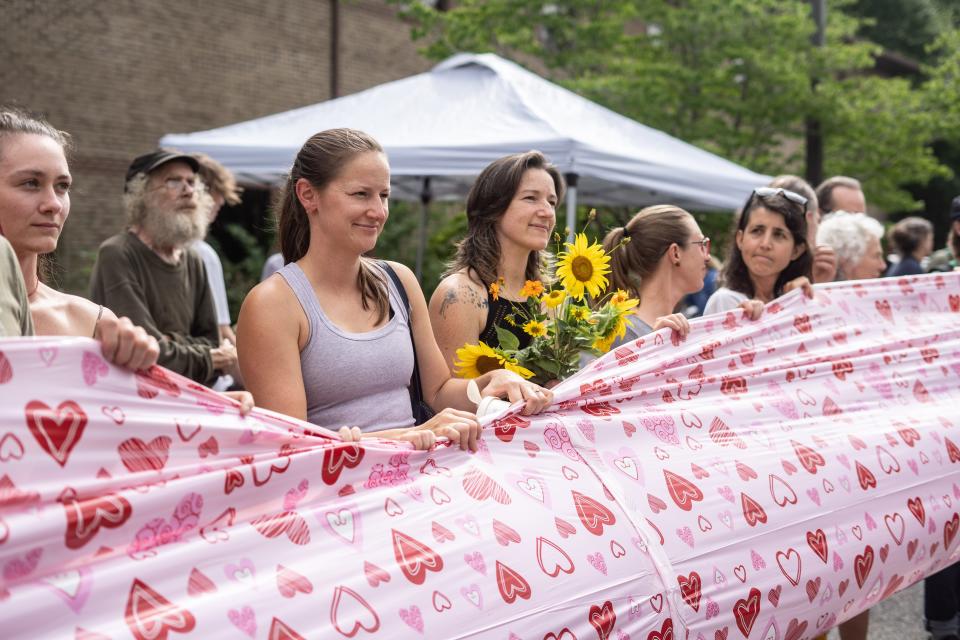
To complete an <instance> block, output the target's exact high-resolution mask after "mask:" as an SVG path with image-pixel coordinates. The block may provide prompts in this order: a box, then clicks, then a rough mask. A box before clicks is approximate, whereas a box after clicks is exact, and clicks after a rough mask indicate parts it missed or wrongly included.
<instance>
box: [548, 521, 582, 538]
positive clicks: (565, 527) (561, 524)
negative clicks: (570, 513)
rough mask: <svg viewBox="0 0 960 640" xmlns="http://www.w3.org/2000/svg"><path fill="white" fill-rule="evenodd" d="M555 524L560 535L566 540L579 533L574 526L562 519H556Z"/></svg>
mask: <svg viewBox="0 0 960 640" xmlns="http://www.w3.org/2000/svg"><path fill="white" fill-rule="evenodd" d="M553 522H554V525H555V526H556V527H557V533H559V534H560V535H561V536H562V537H564V538H569V537H570V536H572V535H573V534H575V533H576V532H577V530H576V529H574V528H573V525H572V524H570V523H569V522H567V521H566V520H564V519H562V518H554V519H553Z"/></svg>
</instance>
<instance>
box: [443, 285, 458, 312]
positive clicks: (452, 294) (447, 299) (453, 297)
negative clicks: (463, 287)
mask: <svg viewBox="0 0 960 640" xmlns="http://www.w3.org/2000/svg"><path fill="white" fill-rule="evenodd" d="M456 301H457V292H456V291H454V290H453V289H450V290H449V291H447V292H446V293H445V294H444V296H443V302H441V303H440V317H441V318H446V317H447V315H446V314H447V307H448V306H450V305H451V304H453V303H454V302H456Z"/></svg>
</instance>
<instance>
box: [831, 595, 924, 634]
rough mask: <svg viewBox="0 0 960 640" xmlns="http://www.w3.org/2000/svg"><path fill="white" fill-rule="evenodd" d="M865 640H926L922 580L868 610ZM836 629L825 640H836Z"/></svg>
mask: <svg viewBox="0 0 960 640" xmlns="http://www.w3.org/2000/svg"><path fill="white" fill-rule="evenodd" d="M869 636H870V637H869V640H926V639H927V638H928V637H929V634H927V632H926V631H924V630H923V581H920V582H918V583H917V584H915V585H913V586H912V587H910V588H909V589H904V590H903V591H901V592H900V593H898V594H897V595H895V596H893V597H892V598H889V599H887V600H884V601H883V602H882V603H880V605H879V606H877V607H874V608H873V609H871V610H870V633H869ZM839 637H840V636H839V635H838V634H837V632H836V630H834V631H831V632H830V635H829V637H828V640H839Z"/></svg>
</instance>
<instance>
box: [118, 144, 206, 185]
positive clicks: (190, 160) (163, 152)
mask: <svg viewBox="0 0 960 640" xmlns="http://www.w3.org/2000/svg"><path fill="white" fill-rule="evenodd" d="M174 160H178V161H180V162H186V163H187V164H188V165H190V167H191V168H192V169H193V170H194V171H197V170H198V169H199V168H200V163H199V162H197V159H196V158H194V157H193V156H191V155H189V154H186V153H183V152H181V151H176V150H174V149H156V150H155V151H151V152H150V153H145V154H143V155H142V156H137V157H136V158H134V160H133V162H131V163H130V166H129V167H128V168H127V179H126V182H130V180H131V179H133V177H134V176H136V175H137V174H138V173H143V174H148V173H150V172H151V171H153V170H155V169H156V168H157V167H159V166H161V165H164V164H167V163H168V162H173V161H174Z"/></svg>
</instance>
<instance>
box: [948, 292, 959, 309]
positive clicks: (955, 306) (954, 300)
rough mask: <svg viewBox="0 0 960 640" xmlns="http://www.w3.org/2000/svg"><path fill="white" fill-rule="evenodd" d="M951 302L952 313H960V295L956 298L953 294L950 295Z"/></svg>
mask: <svg viewBox="0 0 960 640" xmlns="http://www.w3.org/2000/svg"><path fill="white" fill-rule="evenodd" d="M949 300H950V311H953V312H954V313H957V312H960V295H957V296H955V295H953V294H950V296H949Z"/></svg>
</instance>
